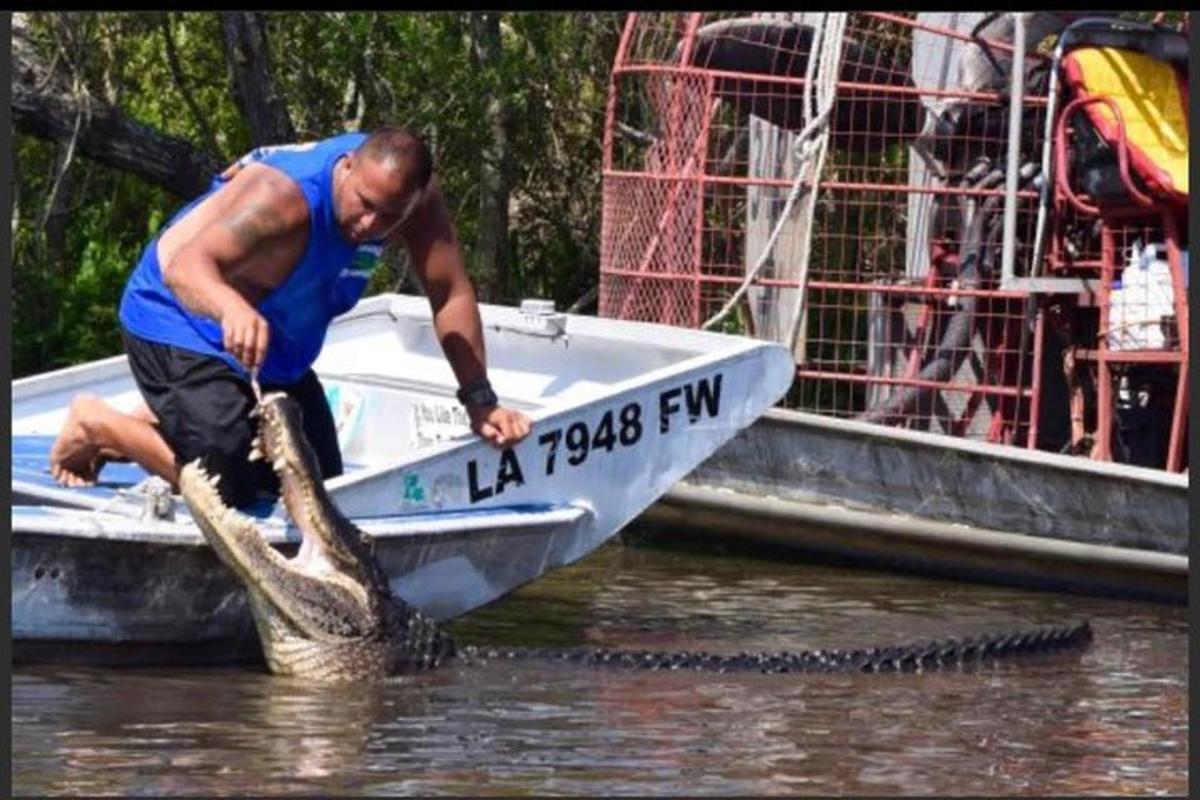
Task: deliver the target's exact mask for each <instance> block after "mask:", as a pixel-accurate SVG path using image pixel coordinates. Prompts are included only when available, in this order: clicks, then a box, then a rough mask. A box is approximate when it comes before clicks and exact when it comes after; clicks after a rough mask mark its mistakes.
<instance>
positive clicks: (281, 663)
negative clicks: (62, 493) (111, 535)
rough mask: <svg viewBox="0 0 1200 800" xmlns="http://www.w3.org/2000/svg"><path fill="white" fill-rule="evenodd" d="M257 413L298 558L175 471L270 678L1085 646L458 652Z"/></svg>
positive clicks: (807, 661)
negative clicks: (459, 663) (238, 599)
mask: <svg viewBox="0 0 1200 800" xmlns="http://www.w3.org/2000/svg"><path fill="white" fill-rule="evenodd" d="M255 414H256V416H257V417H258V418H259V435H258V437H257V439H256V441H255V445H254V448H253V450H252V457H257V456H261V457H265V458H266V459H267V460H268V462H269V463H270V464H271V466H272V467H273V469H274V470H275V472H276V474H277V475H278V476H279V478H280V484H281V488H282V495H283V500H284V505H285V506H286V507H287V509H288V513H289V515H290V516H291V518H292V520H293V522H294V523H295V524H296V526H297V527H298V528H300V531H301V535H302V543H301V547H300V551H299V553H298V554H297V555H296V557H294V558H292V559H286V558H284V557H283V556H282V555H281V554H280V553H279V552H278V551H276V550H274V549H272V548H271V547H270V546H269V545H268V544H266V541H265V539H264V538H263V537H262V534H261V531H259V529H258V528H257V526H256V524H255V523H254V521H253V520H252V519H250V518H249V517H246V516H244V515H242V514H239V513H238V512H236V511H234V510H232V509H229V508H227V507H226V506H225V505H224V504H223V503H222V501H221V498H220V495H219V494H218V492H217V488H216V479H214V478H212V477H210V476H209V475H208V474H207V473H206V472H205V470H204V469H203V467H202V466H201V465H200V464H199V463H198V462H192V463H191V464H187V465H185V466H184V467H183V469H182V470H181V471H180V490H181V492H182V494H183V497H184V500H185V501H186V502H187V504H188V506H189V507H190V508H191V510H192V517H193V519H194V520H195V521H196V523H197V525H198V526H199V528H200V530H201V532H202V533H203V535H204V537H205V539H207V540H208V542H209V544H210V545H211V546H212V548H213V550H214V552H215V553H216V555H217V556H218V558H220V560H221V561H222V562H224V563H225V565H226V566H227V567H229V568H230V569H231V570H232V571H233V573H234V575H235V576H236V577H237V578H238V579H239V580H241V581H242V583H243V584H244V585H245V586H246V589H247V594H248V597H249V605H250V610H251V614H252V615H253V617H254V623H255V627H256V628H257V630H258V634H259V638H260V640H261V642H262V646H263V654H264V656H265V658H266V661H267V665H268V667H269V668H270V669H271V670H272V671H273V672H276V673H282V674H290V675H297V676H305V677H311V678H316V679H322V680H335V681H336V680H356V679H363V678H368V679H369V678H379V677H384V676H386V675H390V674H393V673H398V672H408V671H414V670H418V669H427V668H431V667H437V666H439V665H441V664H442V663H444V662H445V661H446V660H448V659H450V658H452V657H455V656H458V657H459V658H460V659H461V660H463V661H465V662H467V663H476V662H481V661H489V660H495V659H501V658H503V659H529V658H543V659H550V660H554V661H559V662H567V663H577V664H583V665H588V666H597V667H602V666H610V667H623V668H638V669H649V670H684V669H687V670H710V671H715V672H735V671H736V672H747V671H757V672H767V673H785V672H797V673H816V672H918V671H924V670H929V669H946V668H956V667H967V666H970V665H974V664H980V663H985V662H990V661H993V660H995V659H997V658H1003V657H1008V656H1013V655H1023V654H1034V653H1046V652H1051V651H1055V650H1061V649H1064V648H1067V647H1076V646H1081V645H1083V644H1086V643H1087V642H1088V641H1089V640H1090V639H1091V636H1092V631H1091V627H1090V625H1089V624H1088V623H1087V622H1086V621H1085V622H1082V623H1079V624H1076V625H1072V626H1062V627H1044V628H1036V629H1031V630H1024V631H1017V632H1005V633H994V634H986V635H982V636H978V637H974V638H967V639H947V640H944V641H933V642H925V643H921V644H914V645H907V646H902V647H876V648H871V649H858V650H813V651H798V652H791V653H789V652H779V653H744V652H743V653H736V654H730V655H718V654H712V653H689V652H677V653H662V652H649V651H633V652H631V651H620V650H607V649H603V648H598V649H588V648H574V649H570V648H568V649H545V648H529V649H523V650H500V649H496V648H487V647H475V646H468V647H463V648H461V649H460V648H456V646H455V644H454V642H453V640H452V639H451V638H450V636H449V635H448V634H447V633H446V632H445V631H444V629H442V628H441V626H439V625H437V624H436V623H435V622H433V620H431V619H429V618H428V617H426V616H425V615H423V614H422V613H421V612H419V611H418V610H417V609H415V608H413V607H412V606H410V605H409V604H407V603H406V602H404V601H403V600H402V599H400V598H399V597H397V596H395V595H394V594H392V592H391V587H390V585H389V582H388V577H387V575H386V574H385V573H384V571H383V568H382V567H381V566H380V565H379V562H378V560H377V559H376V558H375V555H374V552H373V542H372V540H371V538H370V537H369V536H368V535H366V534H365V533H363V531H362V530H361V529H359V528H358V527H356V526H355V525H354V524H353V523H351V522H350V521H349V520H348V519H347V518H346V517H345V516H344V515H343V514H342V513H341V512H340V511H339V510H338V509H337V507H336V506H335V505H334V504H333V502H332V501H331V500H330V498H329V495H328V494H327V493H326V491H325V487H324V484H323V482H322V481H321V480H320V477H319V476H320V469H319V467H318V466H317V459H316V456H315V454H314V453H313V450H312V447H311V445H310V444H309V442H308V440H307V439H306V438H305V436H304V432H303V422H302V419H301V415H300V410H299V407H298V406H297V405H296V403H295V402H294V401H292V400H291V399H290V398H288V396H287V395H285V394H282V393H273V394H268V395H266V396H264V397H263V398H262V400H261V401H260V403H259V405H258V406H257V407H256V409H255Z"/></svg>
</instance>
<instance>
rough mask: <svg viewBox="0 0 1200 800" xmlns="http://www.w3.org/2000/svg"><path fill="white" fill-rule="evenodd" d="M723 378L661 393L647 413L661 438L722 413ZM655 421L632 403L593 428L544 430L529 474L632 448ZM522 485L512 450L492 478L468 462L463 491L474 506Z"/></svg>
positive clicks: (578, 423)
mask: <svg viewBox="0 0 1200 800" xmlns="http://www.w3.org/2000/svg"><path fill="white" fill-rule="evenodd" d="M721 379H722V374H721V373H717V374H716V375H714V376H712V378H711V379H710V378H707V377H706V378H700V379H698V380H696V381H693V382H690V383H685V384H683V385H681V386H674V387H671V388H669V389H664V390H663V391H661V392H659V394H658V402H657V404H656V406H657V407H656V408H654V409H653V410H652V411H651V413H653V414H656V416H657V422H658V432H659V435H663V436H665V435H670V434H672V433H673V432H676V431H680V430H685V429H686V428H685V422H686V426H691V425H695V424H696V423H697V422H699V421H700V420H701V419H704V418H709V419H711V418H715V417H716V416H717V415H718V414H719V413H720V411H721ZM653 421H654V420H653V419H650V420H647V413H646V411H645V409H643V408H642V404H641V403H639V402H636V401H634V402H630V403H626V404H625V405H623V406H621V407H620V408H611V409H607V410H605V411H604V413H603V414H601V416H600V419H599V421H597V422H595V423H594V424H589V423H588V421H587V420H582V419H577V420H573V421H571V422H567V423H566V424H564V425H561V426H559V427H556V428H552V429H550V430H547V431H544V432H542V433H541V434H539V435H538V437H537V440H536V441H537V443H538V446H539V451H540V452H539V458H538V459H537V464H536V465H533V470H534V472H533V473H532V474H534V475H540V476H544V477H550V476H552V475H556V474H560V473H561V472H562V471H564V470H570V469H573V468H577V467H581V466H583V465H584V464H585V463H587V462H588V461H589V460H595V459H596V458H604V457H605V456H606V455H608V454H611V453H614V452H616V451H618V450H621V449H627V448H632V447H636V446H637V445H638V444H639V443H640V442H641V441H642V440H643V439H644V434H645V432H646V425H647V424H648V423H649V424H653ZM489 478H490V479H489ZM525 480H526V466H524V465H522V464H521V461H520V459H519V458H518V457H517V453H516V451H515V450H513V449H512V448H511V447H510V448H506V449H504V450H502V451H501V452H500V460H499V462H498V463H497V465H496V471H495V475H494V476H485V475H481V474H480V468H479V464H478V462H477V461H476V460H475V459H471V460H470V461H468V462H467V487H468V491H469V492H470V500H471V502H472V503H478V502H481V501H483V500H487V499H489V498H491V497H495V496H497V495H501V494H503V493H504V490H505V489H506V488H508V487H510V486H522V485H524V484H525Z"/></svg>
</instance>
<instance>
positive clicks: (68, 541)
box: [12, 295, 793, 658]
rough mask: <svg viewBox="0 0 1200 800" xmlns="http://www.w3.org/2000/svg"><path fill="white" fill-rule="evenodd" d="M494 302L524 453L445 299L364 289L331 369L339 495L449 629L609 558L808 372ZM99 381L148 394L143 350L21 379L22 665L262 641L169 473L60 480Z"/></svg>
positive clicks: (15, 575)
mask: <svg viewBox="0 0 1200 800" xmlns="http://www.w3.org/2000/svg"><path fill="white" fill-rule="evenodd" d="M481 313H482V318H483V323H484V328H485V341H486V347H487V354H488V362H489V376H490V378H491V380H492V383H493V385H494V387H495V389H496V391H497V393H498V394H499V396H500V398H501V401H502V402H503V403H504V404H506V405H509V406H512V407H516V408H520V409H522V410H524V411H525V412H526V413H528V414H529V415H530V417H531V419H532V420H533V431H532V433H531V434H530V435H529V436H528V437H527V438H526V439H525V440H524V441H523V442H521V443H520V444H518V445H517V446H515V447H512V448H509V449H505V450H497V449H495V448H493V447H492V446H490V445H489V444H487V443H486V442H484V441H482V440H481V439H479V438H478V437H476V436H475V435H474V434H472V433H471V432H470V430H469V429H468V423H467V417H466V414H465V412H464V411H463V409H462V408H461V406H459V404H458V402H457V401H456V400H455V397H454V390H455V388H456V382H455V380H454V376H453V373H452V372H451V370H450V367H449V364H448V363H447V361H446V360H445V358H444V357H443V355H442V353H441V349H440V346H439V344H438V341H437V338H436V336H435V334H434V330H433V326H432V322H431V316H430V310H429V305H428V301H427V300H426V299H425V298H422V297H408V296H401V295H379V296H375V297H372V298H369V299H366V300H364V301H363V302H362V303H360V304H359V305H358V306H357V307H355V309H353V310H352V311H351V312H349V313H348V314H346V315H344V316H343V317H340V318H339V319H338V320H336V321H335V322H334V324H333V326H332V327H331V329H330V331H329V335H328V338H327V340H326V343H325V347H324V349H323V350H322V352H321V356H320V358H319V359H318V361H317V363H316V370H317V372H318V374H319V375H320V376H321V379H322V381H323V383H324V384H325V387H326V393H327V396H328V398H329V400H330V403H331V407H332V408H333V410H334V416H335V419H336V421H337V424H338V435H339V440H340V443H341V446H342V451H343V455H344V459H345V462H346V473H345V474H344V475H342V476H340V477H338V478H335V479H332V480H330V481H328V482H327V484H326V485H327V487H328V489H329V492H330V495H331V496H332V497H333V499H334V502H336V503H337V504H338V506H339V507H340V508H341V509H342V510H343V511H344V512H345V513H346V514H347V515H348V516H349V517H350V518H351V519H352V520H354V522H355V523H356V524H358V525H359V526H360V527H362V528H363V529H364V530H366V531H368V532H370V533H371V534H373V535H374V536H375V537H376V541H377V545H376V553H377V555H378V556H379V558H380V560H381V562H382V564H383V566H384V568H385V569H386V570H387V572H388V574H389V576H390V578H391V583H392V588H393V590H394V591H395V592H396V594H398V595H399V596H401V597H403V598H404V599H405V600H407V601H408V602H410V603H412V604H414V605H416V606H417V607H419V608H421V609H422V610H424V611H425V612H427V613H428V614H430V615H432V616H433V617H434V618H436V619H439V620H446V619H449V618H452V617H455V616H457V615H459V614H462V613H464V612H467V611H469V610H471V609H473V608H476V607H478V606H481V605H483V604H485V603H488V602H491V601H493V600H495V599H497V598H499V597H501V596H503V595H504V594H506V593H508V592H510V591H512V590H513V589H515V588H516V587H518V586H520V585H522V584H524V583H526V582H528V581H531V580H534V579H535V578H537V577H538V576H540V575H542V574H543V573H545V572H546V571H547V570H551V569H554V568H556V567H560V566H563V565H566V564H570V563H572V562H574V561H576V560H578V559H580V558H582V557H584V556H586V555H587V554H588V553H590V552H592V551H593V550H595V549H596V548H597V547H599V546H600V545H601V544H603V543H604V542H606V541H607V540H609V539H610V538H611V537H612V536H614V535H615V534H616V533H617V532H618V531H619V530H620V529H621V528H622V526H624V525H625V524H626V523H628V522H629V521H630V520H632V519H633V518H634V517H636V516H637V515H638V514H640V513H641V512H642V511H643V510H645V509H646V508H647V507H648V506H650V505H651V504H652V503H654V502H655V500H657V499H658V498H659V497H660V496H662V495H663V494H664V493H665V492H666V491H667V490H668V489H669V488H670V487H671V486H672V485H673V484H674V483H675V482H676V481H678V480H679V479H680V478H682V477H683V476H684V475H686V474H687V473H688V472H690V471H691V470H693V469H694V468H695V467H697V466H698V465H699V464H700V463H701V462H702V461H704V460H705V459H706V458H707V457H708V456H710V455H711V454H712V453H714V452H715V451H716V450H717V449H718V448H719V447H720V446H721V445H722V444H724V443H725V442H726V441H728V440H729V439H730V438H731V437H733V436H734V435H735V434H736V433H737V432H738V431H739V430H741V429H743V428H745V427H746V426H747V425H749V424H750V423H751V422H753V421H754V420H755V419H756V418H757V417H758V416H759V415H761V414H762V413H764V412H765V411H766V410H767V409H768V408H770V407H771V405H772V404H773V403H774V402H776V401H777V400H778V399H779V398H780V397H781V396H782V395H783V394H784V392H786V391H787V389H788V387H789V385H790V383H791V379H792V371H793V365H792V361H791V357H790V355H789V353H788V352H787V350H786V349H785V348H784V347H782V346H779V345H775V344H770V343H765V342H760V341H755V340H752V339H747V338H742V337H734V336H726V335H721V334H712V333H704V332H698V331H691V330H683V329H678V328H671V327H667V326H661V325H653V324H643V323H631V322H622V321H615V320H606V319H597V318H593V317H584V316H573V315H567V314H561V313H555V312H554V310H553V308H552V307H551V306H550V305H549V304H548V303H544V302H541V301H532V302H531V301H527V302H526V303H523V304H522V307H521V308H520V309H515V308H506V307H499V306H483V307H482V308H481ZM82 391H87V392H91V393H94V394H97V395H99V396H101V397H103V398H104V399H105V400H107V401H108V402H109V403H110V404H112V405H113V406H115V407H117V408H119V409H122V410H130V409H132V408H133V407H134V406H135V405H136V404H137V403H138V402H140V395H139V394H138V391H137V388H136V386H135V385H134V382H133V378H132V376H131V375H130V373H129V370H128V367H127V364H126V360H125V357H124V356H119V357H115V358H110V359H105V360H102V361H97V362H94V363H90V364H85V365H82V366H77V367H71V368H68V369H63V370H58V371H55V372H50V373H45V374H42V375H36V376H32V377H28V378H23V379H20V380H17V381H14V382H13V389H12V401H13V402H12V431H13V438H12V460H13V471H12V476H13V477H12V495H13V500H12V502H13V507H12V543H13V547H12V635H13V640H14V644H15V656H16V657H18V658H20V657H22V655H23V654H25V655H36V654H37V653H39V652H41V651H42V650H43V649H45V648H52V649H54V650H55V651H56V652H61V651H62V650H63V645H64V644H65V645H75V644H93V645H114V644H116V645H121V644H131V643H132V644H137V645H139V649H138V652H144V651H145V648H146V647H155V646H163V647H167V648H175V647H179V646H182V647H184V648H186V649H187V652H188V653H190V654H193V655H195V657H197V658H201V657H205V656H212V657H216V658H226V657H240V656H243V655H245V654H247V653H251V652H253V651H254V650H255V649H256V648H257V642H256V638H255V636H254V631H253V623H252V622H251V619H250V615H249V612H248V609H247V608H246V605H245V596H244V592H243V590H242V588H241V587H240V585H239V584H238V583H237V582H236V581H235V580H233V579H232V578H231V577H230V576H229V575H227V574H226V571H225V570H224V568H223V567H222V566H221V565H220V564H219V562H218V561H217V559H216V557H215V555H214V554H213V553H212V552H211V550H210V549H209V547H208V545H207V543H206V542H205V541H204V539H203V538H202V537H201V535H200V533H199V531H198V529H197V528H196V526H195V524H194V523H193V522H192V521H191V519H190V517H189V515H188V510H187V507H186V504H184V503H182V502H181V500H180V499H179V498H178V497H172V496H170V495H169V493H166V494H164V493H161V492H159V493H156V492H154V491H153V489H154V484H155V482H156V481H157V479H148V478H147V475H146V473H145V472H143V471H142V470H141V469H140V468H138V467H136V466H135V465H131V464H109V465H108V466H106V467H105V468H104V470H103V471H102V473H101V475H100V482H99V483H98V485H96V486H94V487H86V488H74V489H72V488H64V487H61V486H58V485H57V484H56V483H55V482H54V481H53V480H52V479H51V477H50V474H49V460H48V454H49V449H50V446H51V444H52V443H53V441H54V437H55V435H56V434H57V432H58V430H59V428H60V427H61V425H62V422H63V419H64V417H65V414H66V409H67V407H68V404H69V402H70V400H71V398H72V397H73V396H74V395H75V394H76V393H78V392H82ZM159 485H160V486H162V485H164V484H161V482H159ZM251 513H253V514H254V515H255V516H257V517H259V518H260V522H261V527H262V529H263V531H264V534H265V536H267V538H268V540H269V541H271V542H272V543H273V544H275V545H277V546H278V547H279V548H280V549H282V550H284V551H287V550H288V549H289V548H295V547H296V546H297V543H298V541H299V533H298V531H297V530H295V529H294V528H293V527H291V526H290V525H289V522H288V520H287V518H286V514H285V512H284V510H283V508H282V504H279V503H273V502H268V501H264V502H263V503H260V504H259V505H258V506H256V507H253V508H252V509H251Z"/></svg>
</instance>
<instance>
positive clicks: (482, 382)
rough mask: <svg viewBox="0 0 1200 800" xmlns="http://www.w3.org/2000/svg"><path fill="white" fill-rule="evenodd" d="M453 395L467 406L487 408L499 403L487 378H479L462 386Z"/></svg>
mask: <svg viewBox="0 0 1200 800" xmlns="http://www.w3.org/2000/svg"><path fill="white" fill-rule="evenodd" d="M455 396H456V397H457V398H458V402H460V403H462V404H463V405H464V406H466V407H467V408H488V407H490V406H494V405H498V404H499V403H500V398H499V397H497V396H496V392H495V391H493V389H492V384H491V383H489V382H488V379H487V378H480V379H479V380H477V381H474V382H472V383H470V384H468V385H466V386H464V387H462V388H461V389H459V390H458V392H457V393H456V394H455Z"/></svg>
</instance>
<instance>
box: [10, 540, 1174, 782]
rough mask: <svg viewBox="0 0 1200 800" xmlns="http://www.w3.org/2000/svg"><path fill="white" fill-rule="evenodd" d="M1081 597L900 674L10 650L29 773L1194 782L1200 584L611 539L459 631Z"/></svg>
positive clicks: (887, 619) (548, 639) (24, 768)
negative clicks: (976, 649) (1178, 586)
mask: <svg viewBox="0 0 1200 800" xmlns="http://www.w3.org/2000/svg"><path fill="white" fill-rule="evenodd" d="M1081 617H1086V618H1090V619H1091V620H1092V626H1093V629H1094V631H1095V640H1094V641H1093V643H1092V644H1091V645H1090V646H1089V647H1088V648H1087V649H1086V650H1083V651H1077V652H1071V653H1060V654H1055V655H1051V656H1041V657H1034V658H1030V659H1024V660H1015V661H1012V662H1009V663H1005V664H1003V665H1000V666H996V667H989V668H984V669H979V670H971V671H955V672H944V673H923V674H904V675H895V674H889V675H850V674H846V675H763V674H737V675H729V674H724V675H722V674H704V673H695V672H686V673H648V672H633V671H615V670H602V669H595V668H588V667H578V666H569V665H557V664H553V663H547V664H542V663H525V662H522V663H515V664H499V663H492V664H487V665H482V666H469V667H464V666H449V667H446V668H444V669H441V670H439V671H436V672H433V673H429V674H425V675H420V676H417V677H409V678H402V679H396V680H392V681H390V682H387V683H384V684H377V685H363V686H348V687H347V686H342V687H338V688H328V687H321V686H312V685H308V684H306V683H304V682H300V681H296V680H291V679H284V678H276V677H272V676H270V675H268V674H266V673H265V672H263V671H262V668H261V667H258V666H254V665H241V666H238V665H233V666H222V667H206V668H203V669H198V668H194V667H188V666H186V665H179V666H158V667H153V668H150V667H139V668H111V667H109V668H100V667H86V666H63V665H49V664H38V665H28V664H27V665H17V666H15V667H14V672H13V677H12V759H13V760H12V786H13V791H14V794H16V795H18V796H20V795H61V794H86V795H99V794H119V795H155V796H163V795H173V794H188V795H214V794H255V795H262V794H295V793H300V794H308V795H315V794H322V795H397V794H417V795H436V794H452V795H493V794H538V795H546V794H602V795H621V794H638V795H650V794H653V795H659V794H682V795H700V794H740V795H766V794H793V795H796V794H799V795H803V794H814V795H832V794H838V795H841V794H848V795H871V794H887V795H899V794H920V795H941V794H954V795H1085V794H1103V795H1118V794H1139V795H1157V794H1176V795H1184V794H1186V793H1187V791H1188V781H1187V775H1188V771H1187V756H1188V742H1187V738H1188V737H1187V731H1188V704H1187V672H1188V670H1187V655H1188V642H1187V640H1188V625H1187V610H1186V609H1185V608H1181V607H1171V606H1161V605H1154V604H1149V603H1139V602H1123V601H1114V600H1105V599H1096V598H1087V597H1080V596H1074V595H1067V594H1050V593H1038V592H1033V591H1024V590H1019V589H1010V588H999V587H991V586H982V585H976V584H966V583H956V582H950V581H938V580H931V579H924V578H918V577H910V576H898V575H895V574H890V573H885V572H874V571H866V570H851V569H844V568H836V567H830V566H818V565H811V564H807V563H805V562H803V561H798V560H787V561H785V560H779V559H770V560H768V559H762V558H746V557H735V556H729V555H718V554H712V553H707V554H706V553H696V552H681V551H677V550H666V549H660V548H651V547H645V546H631V545H628V544H615V545H612V546H609V547H606V548H604V549H602V550H600V551H599V552H597V553H595V554H593V555H592V556H591V557H589V558H588V559H585V560H584V561H583V562H582V563H580V564H577V565H575V566H573V567H570V568H568V569H565V570H560V571H559V572H557V573H554V574H552V575H550V576H547V577H546V578H544V579H542V580H541V581H539V582H537V583H536V584H534V585H531V586H527V587H525V588H524V589H522V590H520V591H519V592H517V593H515V594H513V595H511V596H510V597H508V598H506V599H505V600H503V601H501V602H500V603H497V604H495V605H494V606H491V607H489V608H486V609H483V610H480V611H478V612H475V613H474V614H472V615H470V616H468V617H466V618H464V619H462V620H459V621H457V622H456V623H455V624H454V625H453V627H452V631H453V633H454V634H455V636H456V638H457V639H458V640H459V641H460V642H472V643H480V644H485V643H487V644H503V645H508V644H526V645H551V644H562V645H577V644H589V645H597V646H601V645H602V646H607V647H621V648H636V649H663V650H689V651H693V652H694V651H697V650H708V651H715V652H736V651H741V650H758V649H762V650H771V651H776V650H783V649H800V648H810V649H811V648H820V647H848V646H849V647H859V646H867V645H874V644H899V643H904V642H913V641H926V640H929V639H932V638H941V637H954V636H965V635H970V634H973V633H981V632H983V631H988V630H996V629H1004V628H1010V627H1019V626H1022V625H1040V624H1059V623H1062V622H1064V621H1068V620H1074V619H1078V618H1081Z"/></svg>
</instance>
